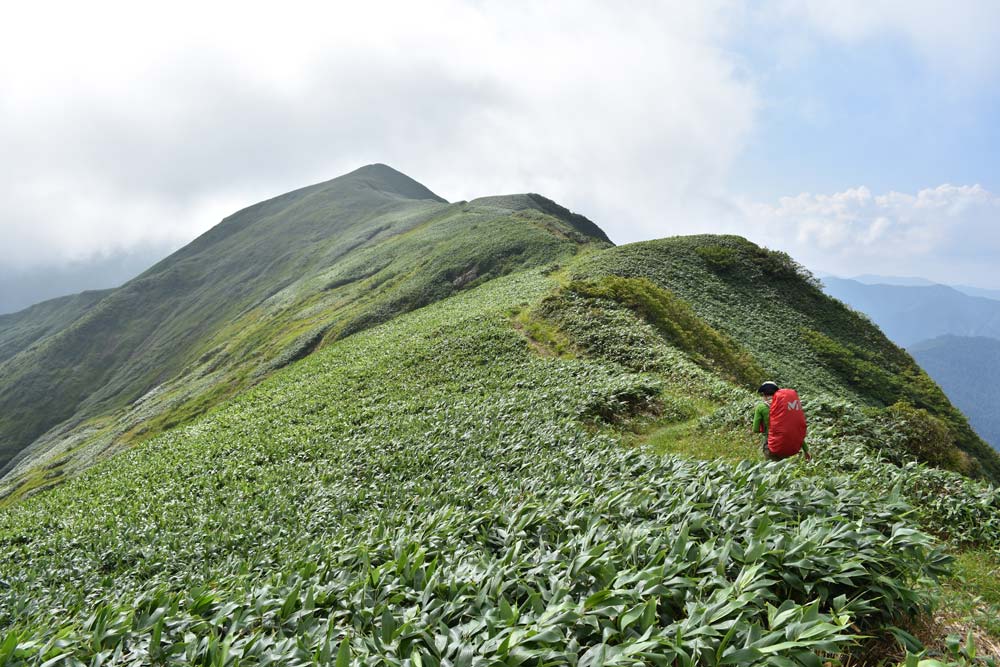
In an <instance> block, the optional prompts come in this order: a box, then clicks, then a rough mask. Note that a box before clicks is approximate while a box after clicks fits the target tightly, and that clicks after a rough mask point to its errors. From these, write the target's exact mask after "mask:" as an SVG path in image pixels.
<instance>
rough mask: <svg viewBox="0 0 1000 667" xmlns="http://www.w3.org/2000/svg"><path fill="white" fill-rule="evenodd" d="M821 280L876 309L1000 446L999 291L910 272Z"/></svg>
mask: <svg viewBox="0 0 1000 667" xmlns="http://www.w3.org/2000/svg"><path fill="white" fill-rule="evenodd" d="M822 280H823V285H824V288H825V291H826V293H827V294H829V295H831V296H833V297H836V298H837V299H840V300H841V301H843V302H844V303H846V304H847V305H849V306H851V307H852V308H854V309H855V310H858V311H861V312H863V313H865V314H866V315H868V316H869V317H871V318H872V320H873V321H874V322H875V323H876V324H877V325H879V327H880V328H881V329H882V330H883V331H884V332H885V333H886V335H887V336H889V338H891V339H892V340H893V341H895V342H896V343H897V344H899V345H902V346H904V347H906V348H907V350H908V351H909V352H910V353H911V354H912V355H913V356H914V358H915V359H916V360H917V362H918V363H919V364H920V365H921V366H922V367H923V368H924V370H926V371H927V373H928V374H929V375H930V376H931V377H932V378H934V380H935V381H936V382H937V383H938V384H940V385H941V388H942V389H944V391H945V393H946V394H947V395H948V398H949V399H951V401H952V402H953V403H954V404H955V405H956V406H957V407H958V408H959V409H960V410H962V412H964V413H965V414H966V415H967V416H968V418H969V422H970V424H971V425H972V427H973V428H974V429H975V430H976V431H977V432H978V433H979V435H980V436H981V437H982V438H983V439H984V440H986V441H987V442H989V443H990V444H992V445H993V447H994V448H996V449H998V450H1000V407H998V406H1000V291H998V290H990V289H984V288H978V287H969V286H961V285H953V286H948V285H939V284H937V283H933V282H931V281H929V280H926V279H923V278H913V277H907V278H900V277H892V276H874V275H862V276H856V277H855V278H854V279H846V278H837V277H835V276H824V277H823V278H822ZM875 281H883V282H875Z"/></svg>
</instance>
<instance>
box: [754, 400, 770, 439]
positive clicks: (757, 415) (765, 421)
mask: <svg viewBox="0 0 1000 667" xmlns="http://www.w3.org/2000/svg"><path fill="white" fill-rule="evenodd" d="M770 421H771V408H770V407H768V405H767V403H758V404H757V407H755V408H754V410H753V432H754V433H767V427H768V426H769V424H770Z"/></svg>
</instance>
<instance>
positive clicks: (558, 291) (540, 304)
mask: <svg viewBox="0 0 1000 667" xmlns="http://www.w3.org/2000/svg"><path fill="white" fill-rule="evenodd" d="M493 204H496V202H493ZM486 208H491V207H486ZM473 209H475V207H473ZM497 210H505V211H507V214H506V215H507V217H505V218H502V221H503V224H502V225H501V229H500V230H497V231H498V233H500V232H502V234H504V235H506V234H514V237H515V238H517V236H518V232H519V227H518V225H517V224H516V221H517V220H518V219H519V218H517V217H516V216H511V215H510V211H511V209H497ZM534 216H535V214H534V213H532V214H531V215H530V217H529V219H530V220H537V221H538V222H540V223H543V224H546V225H552V224H555V223H553V221H552V219H551V218H547V217H537V218H536V217H534ZM486 227H487V229H484V225H483V224H480V225H479V228H478V230H477V232H478V236H477V237H476V238H478V239H480V240H481V241H482V242H486V243H488V244H489V243H494V242H498V241H497V238H496V237H495V236H491V235H489V234H487V233H486V232H487V231H489V229H488V227H489V226H488V225H486ZM557 228H558V229H560V230H562V231H563V232H564V233H565V232H566V230H567V228H566V227H564V226H559V227H557ZM454 231H455V230H454V228H444V229H442V230H441V232H442V233H441V236H440V237H437V238H435V243H437V244H439V246H435V245H434V244H430V245H426V244H425V245H423V246H422V248H423V249H424V251H426V252H433V251H434V249H435V248H436V247H439V248H448V247H450V246H449V241H450V239H451V236H450V235H448V234H446V233H445V232H451V233H454ZM538 238H540V239H547V238H549V237H548V236H539V237H538ZM427 240H429V239H425V241H427ZM467 240H468V241H469V242H470V243H471V242H472V241H473V239H472V238H469V239H467ZM602 248H603V245H596V246H595V245H588V246H587V247H585V248H584V249H585V250H587V252H581V253H570V252H566V253H563V254H561V255H559V256H558V258H557V259H556V260H553V261H550V262H549V263H547V264H545V265H543V266H540V267H535V268H528V269H522V270H518V271H513V272H511V274H510V275H505V276H501V277H498V278H495V279H491V280H484V281H481V282H480V283H479V284H477V285H476V286H475V287H473V288H470V289H467V290H461V291H458V292H456V293H454V294H452V295H450V296H448V297H446V298H442V299H439V300H436V301H434V302H433V303H430V304H429V305H428V306H427V307H426V308H421V309H417V310H415V311H412V312H409V313H406V314H403V315H401V316H399V317H397V318H394V319H391V320H389V321H386V322H384V323H382V324H380V325H378V326H374V327H371V328H367V329H362V330H360V331H358V332H357V333H356V335H352V336H349V337H346V338H343V339H338V340H335V341H331V342H330V344H328V345H326V346H325V347H323V348H322V349H320V350H318V351H317V352H316V353H315V354H313V355H310V356H309V357H308V358H306V359H302V360H301V361H299V362H297V363H293V364H290V365H289V366H288V367H287V368H283V369H281V370H279V371H278V372H276V373H274V374H273V375H272V376H271V377H269V378H267V379H266V380H264V381H263V382H262V383H260V384H259V385H258V386H256V387H253V388H250V389H248V390H247V391H245V392H243V393H241V394H240V395H238V396H236V397H235V398H233V399H231V400H229V401H226V402H223V403H222V404H220V405H219V406H218V408H217V409H215V410H213V411H212V412H210V413H209V414H207V415H205V416H204V417H202V418H201V419H199V420H198V421H196V422H194V423H192V424H189V425H187V426H185V427H182V428H177V429H172V430H169V431H168V432H166V433H163V434H162V435H160V436H158V437H156V438H153V439H150V440H147V441H145V442H142V443H140V444H138V445H137V446H135V447H134V448H132V449H130V450H129V451H125V452H122V453H120V454H119V455H117V456H115V457H112V458H110V459H107V460H105V461H103V462H100V463H98V464H97V465H96V466H94V467H93V468H91V469H89V470H88V471H86V472H84V473H83V474H82V475H80V476H78V477H76V478H75V479H72V480H70V481H68V482H67V483H65V484H63V485H61V486H60V487H58V488H55V489H52V490H49V491H47V492H43V493H39V494H36V495H34V496H32V497H30V498H27V499H24V500H22V501H21V502H19V503H17V504H16V505H14V506H12V507H9V508H6V509H0V546H2V548H3V549H4V553H5V554H7V555H8V556H9V562H10V563H12V565H11V566H10V567H9V568H8V569H7V570H5V574H4V576H5V579H6V580H7V582H6V583H7V585H8V586H9V588H2V587H0V629H2V630H5V631H6V634H5V636H6V637H13V639H12V640H6V641H5V642H4V644H3V648H2V649H0V650H3V651H6V655H8V656H10V657H11V658H12V662H14V664H17V663H18V662H21V663H24V664H31V665H42V664H46V663H49V664H58V663H59V661H63V662H65V663H67V664H74V663H75V661H79V662H82V663H84V664H87V663H89V662H92V661H102V664H116V663H126V662H129V661H131V662H138V663H143V662H148V663H156V662H164V663H172V662H177V663H185V662H186V663H198V664H223V665H226V664H233V663H235V661H236V660H237V659H238V660H239V663H240V664H241V665H264V664H320V665H336V664H339V665H340V666H341V667H342V666H343V665H344V664H351V663H356V664H362V663H364V664H403V663H404V661H410V662H409V664H413V665H427V666H431V667H437V666H440V665H445V664H452V665H473V664H510V663H513V664H535V663H542V662H544V663H546V664H567V665H579V666H580V667H588V666H594V665H598V664H611V663H614V664H621V663H627V664H671V663H673V662H677V663H685V664H718V663H720V662H721V663H725V664H761V665H762V664H774V663H780V664H802V665H808V664H822V662H823V661H824V660H826V661H831V660H838V661H840V662H847V660H846V659H842V658H847V657H850V658H852V659H851V660H850V662H851V663H852V664H858V663H859V662H861V661H859V660H855V659H853V658H854V657H855V656H852V655H851V652H852V651H858V650H859V649H858V648H857V646H858V642H860V641H861V640H862V637H861V635H878V634H880V633H881V632H883V631H884V630H885V628H886V627H887V626H893V627H895V626H897V625H900V624H902V623H904V622H905V620H906V619H907V618H908V617H909V616H910V615H912V614H916V613H918V612H919V611H920V610H921V609H922V605H923V603H924V602H925V599H924V598H923V597H922V595H921V593H920V592H918V591H919V590H920V588H921V587H923V586H925V585H927V584H926V582H928V581H930V579H929V578H930V577H936V576H942V575H943V574H944V572H945V566H946V564H947V558H946V557H945V555H944V554H943V552H942V551H941V550H940V548H939V547H938V546H936V545H935V544H934V543H933V542H932V540H931V539H930V538H929V537H928V536H927V535H925V534H924V533H923V532H922V531H921V530H918V529H917V527H916V526H915V524H914V523H913V522H914V521H918V520H920V521H928V522H929V521H931V520H932V519H933V520H935V523H934V524H930V523H928V524H927V525H929V526H932V527H934V526H936V525H938V524H944V522H943V521H941V520H940V517H941V516H947V517H948V523H947V524H945V525H946V527H947V530H949V531H951V532H949V533H947V536H949V537H954V539H956V540H964V541H968V542H971V543H975V544H984V543H989V542H990V541H991V540H992V541H996V540H997V539H998V536H1000V521H998V519H1000V496H998V494H997V493H996V492H995V490H994V491H991V490H989V489H988V488H986V487H984V486H980V485H976V484H975V483H974V482H971V481H969V480H966V479H963V478H962V477H960V476H959V475H955V474H952V473H947V472H944V471H939V470H929V469H926V468H922V467H919V466H914V465H912V464H911V463H910V462H906V463H904V465H902V466H897V465H894V464H892V463H889V462H886V461H884V460H882V459H881V458H880V454H879V448H880V447H882V446H883V443H882V440H881V437H882V435H883V432H880V431H877V430H876V431H874V432H873V434H871V437H869V434H867V433H866V432H865V429H867V428H868V427H870V426H872V424H873V423H874V422H876V421H878V420H882V419H885V418H887V417H889V416H891V415H890V413H889V412H888V411H884V410H877V409H876V410H874V411H873V412H871V413H869V412H868V411H865V410H862V409H861V408H859V407H858V406H857V405H852V404H849V403H848V402H846V401H843V400H840V402H830V401H828V400H826V399H824V398H823V397H822V396H820V395H819V394H820V389H822V388H823V387H827V386H828V387H830V388H831V391H834V392H835V393H837V394H847V395H848V396H849V397H853V398H856V400H857V401H859V402H862V403H870V404H873V405H875V404H878V403H879V402H880V401H881V399H880V397H879V396H878V395H876V394H873V393H872V391H871V390H872V388H871V387H868V386H866V385H863V384H860V385H859V384H856V383H854V382H853V380H852V379H851V378H850V377H846V376H845V375H844V373H843V369H841V368H839V367H833V366H831V367H829V368H827V367H825V366H822V364H823V358H822V357H821V356H815V354H816V353H813V352H809V351H808V350H810V349H811V348H810V347H809V346H810V345H811V344H812V343H811V341H814V339H815V336H814V335H812V334H810V333H808V332H809V331H812V332H814V333H821V334H822V335H823V336H826V337H827V338H828V339H829V340H831V341H835V342H837V343H838V344H840V345H842V346H846V345H847V344H848V343H850V344H851V345H853V346H854V347H853V348H851V351H852V353H855V354H864V355H867V356H866V357H865V358H864V359H863V360H864V361H867V362H868V363H869V364H870V365H871V367H872V368H876V369H879V370H880V371H881V372H884V373H886V374H888V373H890V372H893V371H894V369H895V368H896V367H897V366H899V365H902V364H905V362H906V359H907V357H906V355H905V354H904V353H902V352H900V351H898V350H897V349H895V348H894V347H893V346H892V345H891V343H889V342H888V341H887V340H885V338H884V336H881V334H879V332H878V330H877V329H875V328H874V327H872V326H871V325H870V324H868V323H865V322H864V320H862V319H861V318H858V317H857V316H856V315H854V314H852V313H851V312H850V311H848V310H846V309H845V308H843V307H842V306H841V305H839V304H837V303H836V302H834V301H832V300H830V299H829V298H827V297H825V296H824V295H822V294H821V293H819V292H818V290H817V288H816V287H815V286H814V285H811V284H810V283H809V282H808V281H807V280H806V279H805V278H804V277H803V276H802V275H800V274H799V272H798V271H797V269H796V267H795V265H794V264H792V263H791V262H790V261H789V260H787V258H786V257H784V256H782V255H780V254H777V253H769V252H767V251H764V250H762V249H760V248H757V247H756V246H753V245H752V244H750V243H748V242H747V241H745V240H743V239H737V238H734V237H698V238H693V239H691V238H687V239H685V238H679V239H666V240H663V241H659V242H652V243H644V244H636V245H633V246H627V247H623V248H610V249H602ZM366 253H368V254H377V253H376V249H374V248H372V249H370V250H367V251H366ZM368 254H366V255H365V256H366V257H367V256H368ZM540 254H541V255H544V254H546V253H544V252H543V253H540ZM359 262H360V260H359ZM337 275H342V274H337ZM328 278H329V276H328ZM751 278H754V279H756V280H753V281H751V280H749V279H751ZM763 278H768V279H769V280H771V281H773V282H774V283H775V285H774V288H773V290H771V289H761V288H759V287H756V286H757V285H760V284H761V283H764V282H767V281H765V280H762V279H763ZM336 280H339V278H336V279H334V282H336ZM780 294H787V295H788V296H786V297H785V299H784V300H783V301H781V302H777V303H776V302H775V297H776V296H777V295H780ZM678 295H680V296H678ZM744 310H745V311H746V312H745V313H744V312H741V311H744ZM771 316H773V318H772V319H773V322H772V319H769V318H770V317H771ZM790 322H801V325H798V327H796V326H791V327H789V324H790ZM859 323H860V324H859ZM672 324H675V325H677V327H672V326H671V325H672ZM855 326H861V330H860V331H859V332H858V336H857V337H856V338H852V339H850V340H848V339H847V336H848V334H849V332H850V331H851V329H852V328H854V327H855ZM786 329H787V331H786ZM781 332H784V333H783V334H782V335H784V336H787V338H781V339H780V342H781V343H782V344H783V345H784V344H785V343H786V342H788V343H797V345H795V344H793V345H791V347H789V349H787V350H783V349H782V348H781V347H774V346H772V345H769V344H768V342H767V340H768V338H769V335H770V336H773V335H776V334H777V333H781ZM689 334H691V335H689ZM706 341H707V342H706ZM821 349H823V350H826V348H821ZM854 350H858V351H857V352H854ZM811 355H813V356H811ZM808 363H815V364H817V368H818V369H819V370H818V373H819V375H818V377H817V379H815V380H813V381H812V384H808V382H809V378H810V376H809V375H808V374H807V364H808ZM893 364H895V365H896V366H894V365H893ZM755 365H758V366H764V367H766V369H767V371H768V372H771V373H774V374H776V375H777V376H778V379H781V380H784V379H785V378H786V377H787V378H792V379H793V380H795V381H796V382H798V381H799V380H801V381H802V382H804V383H807V384H804V385H803V394H808V395H807V396H806V397H805V398H806V400H807V401H808V402H809V405H808V409H809V410H810V418H811V420H812V421H811V423H812V425H813V428H814V434H813V436H812V437H813V438H814V445H815V448H814V449H815V452H816V459H817V463H816V468H815V469H813V468H810V467H807V466H799V465H796V462H786V463H782V464H775V465H749V464H747V463H740V464H738V465H730V464H727V463H725V462H699V461H692V460H683V459H681V458H678V457H674V456H666V457H664V456H658V455H656V454H654V453H653V452H651V451H649V450H648V448H632V447H627V446H624V445H627V444H633V443H634V440H633V438H635V437H636V436H637V432H638V433H641V432H643V431H644V430H646V429H661V428H662V429H667V430H670V429H674V428H676V427H678V426H684V425H691V426H693V427H695V428H696V429H697V430H699V432H700V433H701V435H702V440H703V441H704V444H705V446H706V448H713V449H714V451H715V453H716V454H719V455H726V456H732V457H734V458H750V457H752V456H753V455H754V453H755V450H756V444H755V443H754V442H752V441H750V440H749V439H748V438H747V434H746V430H747V428H746V426H747V425H746V421H747V417H748V413H749V408H750V407H751V406H752V405H753V398H752V393H751V392H750V391H749V390H748V389H747V388H746V387H741V386H739V385H738V384H735V383H734V382H733V381H731V380H732V378H733V377H738V376H740V375H741V374H743V373H752V372H754V366H755ZM821 366H822V367H821ZM911 380H913V379H912V378H908V379H907V382H903V381H902V380H901V381H900V382H901V385H900V386H901V387H902V388H906V387H907V386H908V382H909V381H911ZM807 387H808V392H807V391H806V388H807ZM836 398H838V399H839V398H840V397H836ZM872 414H874V415H875V417H871V415H872ZM879 423H881V422H879ZM729 424H732V428H729V426H728V425H729ZM889 426H890V427H895V426H896V425H895V424H889ZM737 434H739V435H737ZM740 435H741V436H742V440H740V439H739V436H740ZM862 440H864V443H863V446H862V444H861V441H862ZM985 465H986V464H984V466H985ZM965 485H968V486H965ZM942 487H943V488H945V489H946V491H947V493H946V494H941V496H940V497H937V496H935V497H933V498H932V499H928V502H926V503H924V505H925V506H926V513H925V512H924V511H923V510H922V511H921V512H919V513H918V512H914V511H913V509H912V508H911V507H910V506H908V505H906V504H905V503H903V502H902V501H901V497H904V496H905V497H907V498H918V497H919V496H918V494H920V493H933V490H934V489H938V488H942ZM973 494H978V495H976V496H975V497H976V502H969V497H970V496H972V495H973ZM930 500H934V502H930ZM959 509H960V510H961V511H956V510H959ZM935 512H938V513H939V514H935ZM0 657H6V656H0ZM50 661H52V662H50Z"/></svg>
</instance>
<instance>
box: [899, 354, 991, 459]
mask: <svg viewBox="0 0 1000 667" xmlns="http://www.w3.org/2000/svg"><path fill="white" fill-rule="evenodd" d="M908 350H909V352H910V354H912V355H913V357H914V358H915V359H916V360H917V362H919V363H920V365H921V366H922V367H923V368H924V369H925V370H926V371H927V373H928V374H930V376H931V377H932V378H934V381H935V382H937V383H938V384H939V385H941V388H942V389H944V391H945V393H946V394H948V397H949V398H951V400H952V401H953V402H954V403H955V405H956V406H957V407H958V408H959V409H960V410H961V411H962V412H964V413H965V414H966V415H967V416H968V418H969V423H970V424H971V425H972V427H973V428H974V429H975V430H976V432H977V433H979V435H981V436H982V437H983V439H984V440H986V441H987V442H989V443H990V444H991V445H993V447H994V449H998V450H1000V340H997V339H995V338H983V337H979V338H967V337H962V336H941V337H940V338H935V339H934V340H929V341H924V342H922V343H918V344H916V345H911V346H910V347H909V348H908Z"/></svg>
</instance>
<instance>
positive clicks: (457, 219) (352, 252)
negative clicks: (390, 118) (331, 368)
mask: <svg viewBox="0 0 1000 667" xmlns="http://www.w3.org/2000/svg"><path fill="white" fill-rule="evenodd" d="M387 170H388V171H387ZM394 174H395V175H394ZM411 195H412V196H419V197H422V198H421V199H409V198H407V197H409V196H411ZM595 242H597V243H599V242H600V241H599V240H597V239H594V238H593V237H590V236H587V235H585V234H581V233H580V232H578V231H576V229H575V228H574V227H572V226H571V225H569V224H567V223H564V222H563V221H562V220H561V219H559V218H555V217H553V216H551V215H549V214H546V213H543V212H541V211H537V210H530V211H522V210H512V209H508V208H503V207H499V206H476V205H471V204H466V203H458V204H447V203H444V202H443V201H442V200H441V199H440V198H438V197H436V196H435V195H433V193H431V192H430V191H429V190H427V189H426V188H423V186H420V185H419V184H416V183H415V182H414V181H410V179H408V178H407V177H405V176H402V175H401V174H398V172H393V171H392V170H390V169H389V168H388V167H383V166H378V165H375V166H372V167H367V168H363V169H361V170H358V171H357V172H353V173H352V174H349V175H348V176H345V177H341V178H339V179H335V180H334V181H331V182H329V183H326V184H320V185H317V186H311V187H309V188H305V189H303V190H298V191H295V192H293V193H289V194H288V195H283V196H281V197H278V198H275V199H273V200H270V201H268V202H263V203H261V204H258V205H255V206H252V207H250V208H248V209H245V210H244V211H241V212H240V213H237V214H235V215H233V216H230V217H229V218H227V219H226V220H225V221H223V223H221V224H220V225H219V226H217V227H216V228H214V229H213V230H211V231H209V232H207V233H206V234H204V235H203V236H202V237H200V238H199V239H197V240H196V241H194V242H193V243H192V244H191V245H189V246H187V247H185V248H183V249H181V250H180V251H178V252H177V253H175V254H174V255H172V256H171V257H169V258H167V259H166V260H164V261H162V262H160V263H158V264H157V265H155V266H154V267H152V268H151V269H150V270H148V271H146V272H145V273H143V274H142V275H140V276H139V277H138V278H136V279H135V280H133V281H131V282H129V283H127V284H126V285H124V286H123V287H122V288H120V289H118V290H115V291H114V292H112V293H111V294H109V295H107V296H106V297H105V298H104V299H103V300H102V301H101V302H100V303H99V304H96V306H95V307H94V308H92V309H90V310H88V311H87V312H86V313H84V314H83V315H82V316H81V317H80V318H78V319H77V320H76V321H74V322H73V323H72V324H70V325H69V326H67V327H65V328H64V329H62V330H61V331H58V332H56V333H53V334H50V335H49V336H48V337H47V338H45V339H44V340H42V341H41V342H40V343H39V344H38V345H36V346H35V347H34V348H32V349H31V350H25V351H23V352H22V353H21V354H19V355H15V356H13V357H12V358H10V359H8V360H7V361H6V362H4V363H3V365H2V370H3V371H4V374H3V376H2V377H3V380H2V382H0V406H2V407H3V408H4V413H3V414H4V416H3V417H2V418H0V438H2V440H0V443H2V453H3V454H4V455H5V459H4V460H6V461H10V462H11V463H9V464H8V469H9V470H10V469H13V474H9V475H8V481H9V482H11V483H10V484H9V486H8V488H10V487H17V489H19V491H18V492H23V491H26V490H29V489H30V487H31V486H32V485H37V484H39V483H41V482H42V481H43V480H42V479H39V478H38V477H37V476H35V477H34V478H33V479H29V477H30V476H31V470H32V469H37V468H38V466H37V465H36V464H38V463H43V464H44V465H46V466H51V468H50V470H54V471H56V472H57V473H58V472H60V471H65V472H66V473H67V474H72V473H73V472H74V471H76V470H79V469H80V468H81V467H83V466H85V465H87V464H88V463H89V462H90V461H92V460H94V459H95V458H96V457H98V456H101V455H102V452H108V451H113V450H115V449H120V448H121V447H123V446H128V444H129V443H130V442H131V441H133V440H134V439H136V438H141V437H145V436H146V435H148V433H149V432H150V431H151V430H152V431H156V430H161V429H163V428H169V427H170V426H171V425H172V424H174V423H178V422H180V421H184V420H186V419H190V418H191V417H192V416H193V415H197V414H200V413H201V412H204V411H205V410H206V409H208V408H209V407H211V405H213V404H215V403H216V402H218V401H219V400H221V399H223V398H225V397H226V396H229V395H232V394H234V393H236V392H237V391H239V390H240V389H241V388H243V387H246V386H248V385H250V384H253V383H255V382H257V381H259V380H260V378H261V377H263V376H264V375H266V374H267V373H269V372H272V371H273V370H274V369H276V368H279V367H281V366H282V365H285V364H287V363H290V362H292V361H294V360H295V359H297V358H300V357H302V356H305V355H306V354H308V353H310V352H312V351H313V350H314V349H315V348H317V347H318V346H320V345H321V344H323V341H324V340H333V339H336V338H338V337H343V336H346V335H349V334H351V333H353V332H356V331H359V330H362V329H364V328H366V327H370V326H372V325H374V324H377V323H379V322H381V321H384V320H386V319H388V318H391V317H393V316H394V315H396V314H398V313H400V312H405V311H407V310H410V309H413V308H417V307H420V306H422V305H424V304H426V303H430V302H432V301H434V300H436V299H440V298H444V297H445V296H447V295H449V294H451V293H453V292H455V291H457V290H460V289H466V288H468V287H469V286H470V285H473V284H475V283H476V282H477V281H483V280H487V279H489V278H491V277H493V276H496V275H500V274H502V273H505V272H508V271H511V270H514V269H517V268H521V267H524V266H531V265H537V264H539V263H545V262H550V261H552V260H554V259H558V258H559V257H561V256H564V255H567V254H573V253H575V252H577V251H578V250H579V249H580V248H581V247H585V246H586V245H588V244H590V243H595ZM60 422H61V423H60ZM15 456H17V457H18V458H17V459H14V457H15ZM46 476H48V479H49V480H50V481H48V482H46V484H50V483H52V481H51V480H52V479H53V478H57V477H59V476H60V475H56V474H53V473H51V472H47V473H46ZM17 489H15V490H17Z"/></svg>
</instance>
